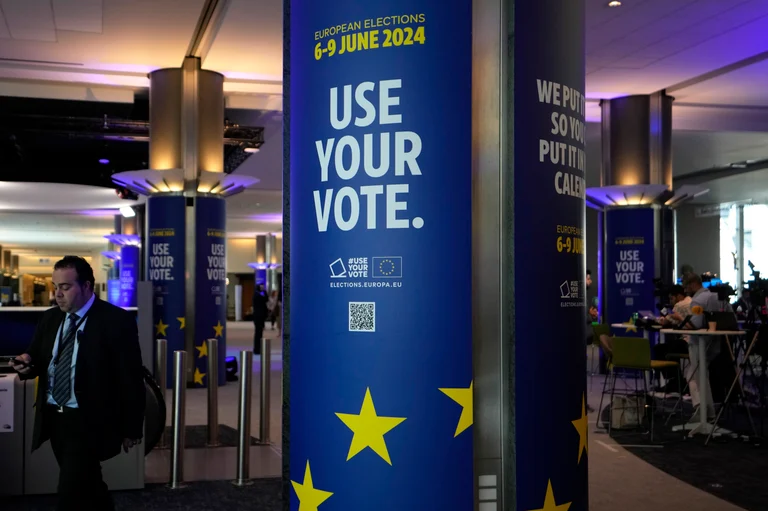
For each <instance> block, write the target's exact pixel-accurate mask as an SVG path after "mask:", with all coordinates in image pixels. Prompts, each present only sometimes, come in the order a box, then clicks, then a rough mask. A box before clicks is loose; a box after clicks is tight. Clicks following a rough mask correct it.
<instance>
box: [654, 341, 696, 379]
mask: <svg viewBox="0 0 768 511" xmlns="http://www.w3.org/2000/svg"><path fill="white" fill-rule="evenodd" d="M670 354H676V355H679V354H688V343H687V342H685V341H684V340H683V339H682V338H681V337H677V338H674V337H672V336H667V339H666V342H665V343H663V344H657V345H656V346H654V347H653V360H670V359H669V358H667V355H670ZM661 374H663V375H664V378H665V379H666V380H667V384H666V388H667V391H669V392H679V389H678V384H680V387H679V388H680V389H682V388H683V387H685V382H684V380H683V374H682V372H681V371H680V366H678V367H667V368H664V369H662V370H661Z"/></svg>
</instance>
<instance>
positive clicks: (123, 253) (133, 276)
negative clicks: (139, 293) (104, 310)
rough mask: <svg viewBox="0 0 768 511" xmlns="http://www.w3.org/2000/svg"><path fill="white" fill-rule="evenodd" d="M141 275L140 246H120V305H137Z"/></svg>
mask: <svg viewBox="0 0 768 511" xmlns="http://www.w3.org/2000/svg"><path fill="white" fill-rule="evenodd" d="M138 275H139V247H137V246H135V245H126V246H123V247H121V248H120V299H119V301H118V306H120V307H136V281H137V280H138Z"/></svg>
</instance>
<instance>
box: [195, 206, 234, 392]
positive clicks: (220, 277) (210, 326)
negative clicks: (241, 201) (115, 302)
mask: <svg viewBox="0 0 768 511" xmlns="http://www.w3.org/2000/svg"><path fill="white" fill-rule="evenodd" d="M195 209H196V210H195V227H196V233H195V266H196V268H195V272H196V276H195V291H196V294H195V352H194V353H193V359H194V366H195V369H194V383H195V386H198V387H202V386H207V385H208V383H209V382H208V372H209V371H208V346H207V344H206V340H207V339H211V338H214V339H217V340H218V355H219V358H218V361H219V368H218V369H219V372H218V375H219V383H218V384H219V385H224V384H225V383H226V371H225V364H226V353H227V337H226V325H227V269H226V263H227V255H226V247H227V236H226V222H227V218H226V203H225V202H224V199H223V198H221V197H197V199H196V204H195ZM243 370H245V369H243Z"/></svg>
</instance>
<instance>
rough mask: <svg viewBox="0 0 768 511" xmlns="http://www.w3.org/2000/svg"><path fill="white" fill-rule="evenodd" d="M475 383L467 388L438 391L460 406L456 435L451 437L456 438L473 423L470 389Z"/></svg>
mask: <svg viewBox="0 0 768 511" xmlns="http://www.w3.org/2000/svg"><path fill="white" fill-rule="evenodd" d="M474 384H475V382H470V383H469V388H466V389H464V388H460V389H438V390H440V392H442V393H443V394H445V395H446V396H448V397H449V398H451V399H453V400H454V401H456V402H457V403H458V404H460V405H461V408H462V410H461V417H459V423H458V424H457V425H456V433H454V435H453V437H454V438H456V437H457V436H459V434H461V433H462V432H463V431H466V430H467V429H469V427H470V426H471V425H472V424H473V422H474V409H473V406H472V387H473V385H474Z"/></svg>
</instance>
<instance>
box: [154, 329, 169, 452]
mask: <svg viewBox="0 0 768 511" xmlns="http://www.w3.org/2000/svg"><path fill="white" fill-rule="evenodd" d="M155 381H156V382H157V384H158V385H159V386H160V391H161V392H162V393H163V399H165V390H166V389H167V388H168V341H166V340H165V339H156V340H155ZM166 447H168V439H167V438H166V435H165V424H163V434H162V435H161V436H160V440H159V441H158V442H157V448H158V449H165V448H166Z"/></svg>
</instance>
